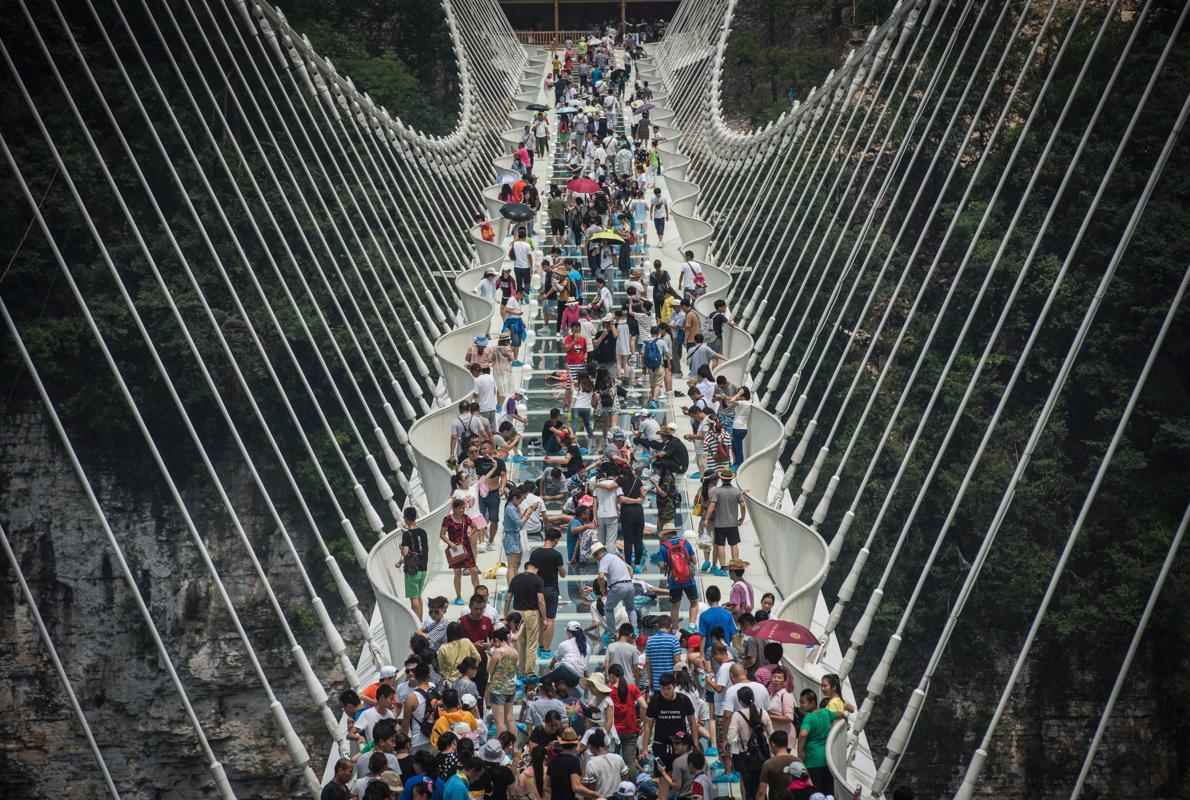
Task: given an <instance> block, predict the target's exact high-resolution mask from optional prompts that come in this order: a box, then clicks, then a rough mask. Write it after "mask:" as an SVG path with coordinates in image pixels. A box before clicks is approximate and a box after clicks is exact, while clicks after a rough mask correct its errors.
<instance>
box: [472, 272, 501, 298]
mask: <svg viewBox="0 0 1190 800" xmlns="http://www.w3.org/2000/svg"><path fill="white" fill-rule="evenodd" d="M475 292H476V294H478V295H479V296H480V297H482V298H483V299H484V300H495V299H496V270H495V268H494V267H488V268H487V269H485V270H484V271H483V280H481V281H480V282H479V285H478V286H476V287H475Z"/></svg>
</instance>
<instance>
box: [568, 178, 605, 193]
mask: <svg viewBox="0 0 1190 800" xmlns="http://www.w3.org/2000/svg"><path fill="white" fill-rule="evenodd" d="M566 188H567V189H569V190H570V191H572V192H574V193H575V194H591V193H592V192H598V191H599V184H598V183H596V182H595V181H593V180H591V179H590V178H575V179H574V180H572V181H570V182H569V183H567V184H566Z"/></svg>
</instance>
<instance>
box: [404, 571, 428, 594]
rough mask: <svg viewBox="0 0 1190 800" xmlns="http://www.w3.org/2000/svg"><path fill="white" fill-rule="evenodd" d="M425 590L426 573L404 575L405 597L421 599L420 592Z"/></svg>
mask: <svg viewBox="0 0 1190 800" xmlns="http://www.w3.org/2000/svg"><path fill="white" fill-rule="evenodd" d="M425 588H426V571H425V570H424V569H423V570H422V571H421V572H418V573H416V574H413V575H410V574H409V573H408V572H406V573H405V596H406V597H421V596H422V592H424V591H425Z"/></svg>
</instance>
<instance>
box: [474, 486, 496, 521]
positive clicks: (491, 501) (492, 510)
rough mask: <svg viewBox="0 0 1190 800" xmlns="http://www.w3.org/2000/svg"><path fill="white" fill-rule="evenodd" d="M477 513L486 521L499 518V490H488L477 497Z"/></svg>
mask: <svg viewBox="0 0 1190 800" xmlns="http://www.w3.org/2000/svg"><path fill="white" fill-rule="evenodd" d="M479 513H480V514H483V518H484V519H486V520H487V521H488V522H496V521H497V520H499V519H500V492H488V493H487V494H486V495H484V496H482V497H480V498H479Z"/></svg>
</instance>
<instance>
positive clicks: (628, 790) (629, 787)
mask: <svg viewBox="0 0 1190 800" xmlns="http://www.w3.org/2000/svg"><path fill="white" fill-rule="evenodd" d="M616 797H636V784H635V783H633V782H632V781H620V788H619V789H617V790H616Z"/></svg>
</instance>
